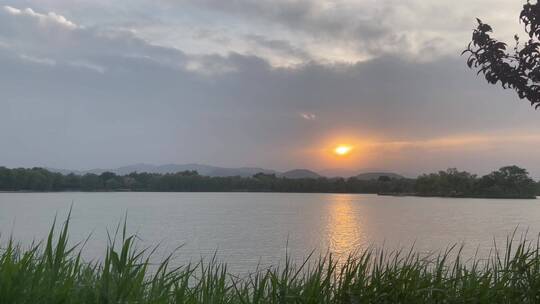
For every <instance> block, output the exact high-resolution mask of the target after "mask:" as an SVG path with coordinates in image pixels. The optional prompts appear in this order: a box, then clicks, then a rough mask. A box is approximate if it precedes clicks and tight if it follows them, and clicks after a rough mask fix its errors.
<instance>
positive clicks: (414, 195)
mask: <svg viewBox="0 0 540 304" xmlns="http://www.w3.org/2000/svg"><path fill="white" fill-rule="evenodd" d="M4 193H6V194H8V193H13V194H24V193H29V194H30V193H32V194H33V193H36V194H37V193H280V194H287V193H289V194H368V195H377V196H393V197H420V198H422V197H424V198H455V199H459V198H466V199H500V200H504V199H509V200H516V199H519V200H535V199H537V198H538V197H536V196H534V197H531V196H527V197H523V196H478V195H427V194H419V193H394V192H381V193H366V192H363V193H362V192H294V191H290V192H282V191H242V190H235V191H137V190H110V191H82V190H68V191H35V190H13V191H0V194H4Z"/></svg>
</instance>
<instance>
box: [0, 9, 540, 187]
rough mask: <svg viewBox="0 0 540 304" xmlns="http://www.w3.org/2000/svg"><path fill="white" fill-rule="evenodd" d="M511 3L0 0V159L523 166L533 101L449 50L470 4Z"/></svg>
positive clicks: (506, 24)
mask: <svg viewBox="0 0 540 304" xmlns="http://www.w3.org/2000/svg"><path fill="white" fill-rule="evenodd" d="M521 6H522V3H521V2H520V1H508V0H474V1H471V0H454V1H432V0H408V1H402V0H356V1H353V0H333V1H330V0H311V1H308V0H256V1H255V0H229V1H224V0H154V1H150V0H115V1H104V0H91V1H90V0H69V1H68V0H11V1H10V0H0V69H1V70H0V109H1V110H0V143H1V145H0V165H4V166H7V167H19V166H22V167H32V166H45V167H54V168H69V169H89V168H114V167H118V166H123V165H129V164H135V163H151V164H168V163H178V164H184V163H203V164H211V165H218V166H225V167H240V166H258V167H265V168H270V169H276V170H288V169H293V168H310V169H314V170H324V169H332V168H347V169H351V170H368V169H378V170H387V171H393V172H398V173H402V174H406V175H409V176H414V175H417V174H421V173H425V172H432V171H436V170H440V169H446V168H449V167H457V168H459V169H463V170H468V171H471V172H474V173H478V174H484V173H487V172H489V171H491V170H493V169H497V168H499V167H501V166H504V165H510V164H516V165H519V166H523V167H526V168H527V169H529V171H530V172H531V173H532V175H533V176H535V177H540V166H539V164H540V133H539V132H538V130H539V129H540V112H539V111H535V110H534V109H533V108H531V107H530V105H529V104H528V103H527V102H525V101H520V100H519V99H518V98H517V97H516V95H515V94H514V93H513V92H511V91H504V90H503V89H501V88H500V87H496V86H491V85H488V84H487V83H485V81H484V80H483V79H482V78H480V77H477V76H476V74H475V73H474V72H473V71H471V70H468V69H467V67H466V64H465V61H466V59H465V58H464V57H461V56H460V53H461V51H462V50H463V49H464V48H465V47H466V45H467V43H468V42H469V41H470V38H471V33H472V29H473V28H474V27H475V22H476V21H475V18H476V17H480V18H481V19H482V20H484V21H485V22H487V23H489V24H491V25H492V26H493V27H494V29H495V32H496V34H495V35H496V37H497V38H500V39H502V40H511V38H512V37H513V34H514V33H518V34H522V29H521V26H520V24H519V23H518V16H519V12H520V9H521ZM340 144H345V145H349V146H351V147H352V148H353V149H352V150H351V153H350V154H349V155H347V156H342V157H338V156H336V155H335V154H333V153H332V150H333V149H334V148H335V147H336V146H337V145H340Z"/></svg>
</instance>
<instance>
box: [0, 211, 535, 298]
mask: <svg viewBox="0 0 540 304" xmlns="http://www.w3.org/2000/svg"><path fill="white" fill-rule="evenodd" d="M68 223H69V220H68V221H67V222H66V224H64V226H63V227H62V228H61V229H60V230H59V231H57V229H55V227H54V225H53V227H52V228H51V231H50V233H49V236H48V238H47V240H46V241H44V242H43V243H41V244H37V245H33V246H31V247H29V248H23V247H22V246H20V245H17V244H16V243H15V242H14V241H13V240H10V241H8V242H7V243H6V244H4V245H3V246H2V249H1V251H0V303H242V304H248V303H540V256H539V253H540V248H539V245H538V242H528V241H526V240H525V239H522V240H519V241H516V242H514V241H513V240H512V239H509V241H508V243H507V246H506V248H505V249H504V250H503V252H501V254H498V253H495V254H493V255H492V256H491V257H490V258H489V259H488V260H487V261H482V262H479V261H477V260H473V261H467V262H464V261H463V260H462V258H461V255H460V252H459V248H450V249H448V250H446V251H445V252H444V253H442V254H440V255H438V256H433V257H429V258H426V257H423V256H421V255H420V254H417V253H415V252H414V251H412V250H411V251H391V252H384V251H380V250H367V251H364V252H362V253H358V254H356V255H353V256H350V257H349V258H348V259H346V260H345V261H341V262H339V263H338V261H337V260H335V259H334V258H333V257H332V256H331V255H328V256H326V257H321V258H319V259H313V260H309V259H308V260H307V261H305V263H303V264H301V265H296V266H295V265H292V264H291V262H289V260H287V261H286V262H285V265H283V266H282V267H275V268H270V269H266V270H264V271H258V272H255V273H253V274H252V275H250V276H248V277H244V278H237V277H235V276H234V275H232V274H230V273H229V272H228V271H227V266H226V265H225V264H222V263H218V262H216V261H215V260H210V261H209V262H208V263H202V262H201V263H198V264H193V265H184V266H182V267H178V268H171V267H170V266H169V262H170V258H166V259H164V261H163V262H161V264H159V265H152V266H151V265H150V263H149V256H150V255H151V251H150V252H145V251H144V250H136V249H135V247H134V240H135V238H134V237H133V236H127V235H126V232H125V228H124V230H123V231H122V233H121V235H120V236H119V239H121V240H119V242H118V243H117V244H115V243H116V241H115V237H113V238H112V239H111V240H110V245H109V246H108V248H107V250H106V252H105V256H104V258H103V259H102V261H100V262H94V263H84V262H83V261H81V254H80V249H79V247H75V248H69V247H68V245H67V244H68ZM124 227H125V225H124ZM451 256H453V258H451Z"/></svg>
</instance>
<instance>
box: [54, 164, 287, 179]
mask: <svg viewBox="0 0 540 304" xmlns="http://www.w3.org/2000/svg"><path fill="white" fill-rule="evenodd" d="M48 170H50V171H53V172H59V173H62V174H69V173H75V174H86V173H93V174H101V173H103V172H107V171H109V172H113V173H116V174H118V175H126V174H129V173H132V172H139V173H141V172H147V173H159V174H165V173H176V172H183V171H197V172H198V173H199V174H200V175H205V176H216V177H217V176H242V177H249V176H253V175H255V174H257V173H259V172H262V173H265V174H279V172H277V171H274V170H269V169H264V168H252V167H242V168H223V167H216V166H209V165H200V164H184V165H177V164H168V165H159V166H157V165H150V164H136V165H130V166H124V167H119V168H115V169H92V170H84V171H82V170H65V169H52V168H48Z"/></svg>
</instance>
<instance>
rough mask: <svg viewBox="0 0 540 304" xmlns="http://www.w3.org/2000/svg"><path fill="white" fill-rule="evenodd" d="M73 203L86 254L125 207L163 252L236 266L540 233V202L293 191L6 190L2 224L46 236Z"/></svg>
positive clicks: (10, 231) (76, 237)
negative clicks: (376, 248)
mask: <svg viewBox="0 0 540 304" xmlns="http://www.w3.org/2000/svg"><path fill="white" fill-rule="evenodd" d="M71 205H73V212H72V222H71V227H70V228H71V229H70V239H71V241H73V242H79V241H83V240H85V239H86V238H87V237H88V236H89V235H91V237H90V240H89V242H88V243H87V244H86V247H85V251H84V256H85V258H86V259H88V260H90V259H95V258H97V257H101V256H103V253H104V248H105V245H106V243H107V231H110V232H112V233H114V231H115V229H116V226H117V225H118V224H119V223H121V222H122V221H123V219H124V217H125V216H126V214H127V218H128V232H130V233H136V234H137V235H138V237H139V247H141V248H142V247H147V246H153V245H160V247H159V248H160V249H159V250H158V253H157V257H156V258H159V257H161V256H164V255H165V254H166V253H170V252H171V251H172V250H174V249H175V248H177V247H178V246H180V245H182V247H181V248H179V249H178V251H177V254H176V255H175V260H174V262H175V263H176V264H181V263H185V262H187V261H190V260H191V261H198V260H199V259H200V258H201V257H206V258H208V257H211V256H212V255H213V254H214V253H216V252H217V256H218V258H219V259H220V260H222V261H226V262H227V263H228V264H229V265H230V267H231V269H232V270H233V271H237V272H242V271H250V270H254V269H255V267H256V266H257V265H258V264H260V265H261V266H265V265H270V264H278V263H279V262H283V258H284V257H285V255H286V254H288V255H289V256H291V257H293V258H295V259H296V261H299V260H301V259H303V258H304V257H306V256H307V255H308V254H309V253H310V252H311V251H312V250H315V251H316V252H317V253H323V254H324V253H325V252H327V250H329V251H331V252H334V253H336V254H338V255H339V254H341V255H346V254H348V253H350V252H352V251H354V250H361V249H363V248H366V247H369V246H379V247H380V246H383V245H384V246H385V247H388V248H398V247H410V246H411V245H412V244H414V246H415V248H416V249H417V250H418V251H422V252H426V253H427V252H432V251H434V250H439V249H444V248H445V247H447V246H448V245H451V244H454V243H462V242H464V243H465V245H466V247H465V251H464V253H465V254H466V255H468V256H472V255H474V253H475V251H476V250H477V249H478V250H479V252H480V254H487V253H488V252H489V250H490V249H492V248H493V240H494V239H495V240H497V242H498V243H499V245H504V242H505V240H506V237H507V236H508V235H509V234H511V233H512V232H513V231H514V230H515V229H516V228H517V231H518V235H520V234H521V233H524V232H525V231H527V230H528V235H529V236H530V237H531V238H536V235H537V234H538V233H539V232H540V201H538V200H494V199H455V198H420V197H391V196H377V195H364V194H290V193H286V194H285V193H135V192H126V193H119V192H117V193H80V192H67V193H0V233H1V240H2V241H3V242H5V241H6V239H7V238H8V237H9V236H10V235H13V236H14V238H15V239H16V240H19V241H22V242H23V243H26V244H29V243H30V242H31V241H32V240H42V239H43V238H44V237H45V236H46V234H47V233H48V230H49V229H50V226H51V224H52V222H53V219H54V217H55V215H56V214H57V217H58V218H59V220H62V221H63V220H64V219H65V218H66V215H67V212H68V210H69V208H70V206H71Z"/></svg>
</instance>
